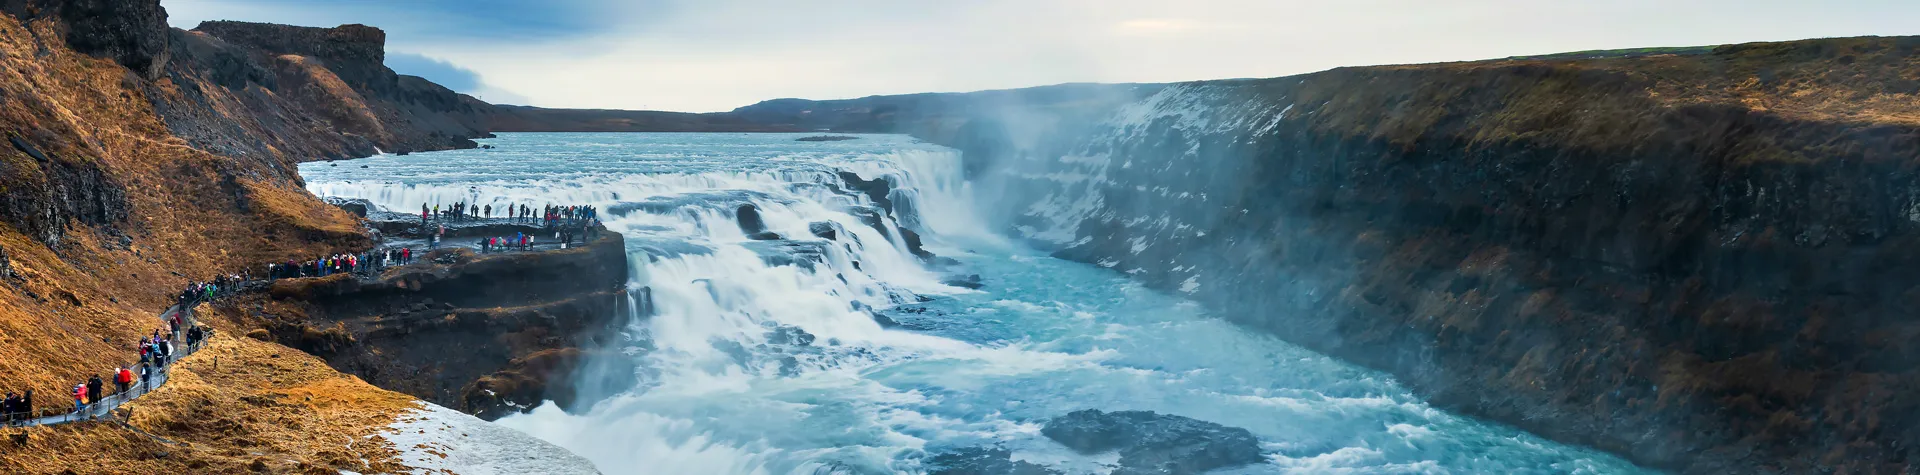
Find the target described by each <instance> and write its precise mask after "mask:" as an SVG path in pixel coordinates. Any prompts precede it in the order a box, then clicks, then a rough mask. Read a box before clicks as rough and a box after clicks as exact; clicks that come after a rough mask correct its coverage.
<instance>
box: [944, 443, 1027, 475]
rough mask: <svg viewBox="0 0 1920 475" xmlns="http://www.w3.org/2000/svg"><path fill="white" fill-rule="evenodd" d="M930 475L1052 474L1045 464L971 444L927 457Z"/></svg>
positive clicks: (1011, 452)
mask: <svg viewBox="0 0 1920 475" xmlns="http://www.w3.org/2000/svg"><path fill="white" fill-rule="evenodd" d="M927 465H929V466H930V467H928V468H929V470H928V472H927V473H929V474H931V475H1055V474H1058V473H1060V472H1057V471H1054V470H1053V469H1049V468H1047V467H1045V466H1042V465H1038V464H1034V463H1030V462H1024V461H1017V460H1013V451H1010V450H1007V449H1004V448H1000V447H972V448H965V449H959V450H954V451H950V452H946V453H942V454H939V455H935V456H933V457H932V458H929V459H927Z"/></svg>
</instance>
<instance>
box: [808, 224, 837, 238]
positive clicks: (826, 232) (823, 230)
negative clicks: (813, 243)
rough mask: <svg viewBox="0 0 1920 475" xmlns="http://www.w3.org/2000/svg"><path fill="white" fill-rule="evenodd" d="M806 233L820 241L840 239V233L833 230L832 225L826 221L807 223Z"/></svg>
mask: <svg viewBox="0 0 1920 475" xmlns="http://www.w3.org/2000/svg"><path fill="white" fill-rule="evenodd" d="M807 232H810V233H813V235H814V237H818V238H820V239H825V240H828V241H832V240H835V239H838V238H839V237H840V233H839V232H838V231H837V230H836V229H835V228H834V225H833V223H829V222H826V221H818V222H812V223H807Z"/></svg>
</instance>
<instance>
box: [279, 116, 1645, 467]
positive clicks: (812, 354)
mask: <svg viewBox="0 0 1920 475" xmlns="http://www.w3.org/2000/svg"><path fill="white" fill-rule="evenodd" d="M795 137H797V136H793V135H778V134H772V135H741V134H504V135H503V136H502V137H501V138H499V139H494V140H491V141H489V143H490V144H492V145H496V146H497V147H499V148H498V149H495V150H467V151H456V152H444V153H430V154H413V155H409V156H382V157H376V158H371V159H363V160H358V161H352V162H341V163H344V164H345V166H341V164H340V163H335V164H325V163H309V164H305V165H303V166H302V172H303V174H304V175H305V176H306V179H307V180H308V182H309V189H310V190H311V191H313V192H314V193H316V194H319V195H322V196H337V197H345V198H361V199H366V200H369V201H371V202H373V203H374V204H377V205H380V206H381V207H384V208H386V209H389V210H392V211H395V212H400V213H418V212H419V209H420V207H421V205H422V204H426V205H429V206H431V205H433V204H436V203H437V204H441V205H450V204H452V203H453V202H456V201H465V202H470V203H474V204H477V205H482V206H486V205H493V206H496V207H502V206H505V205H508V204H527V205H530V206H532V207H534V208H535V209H538V208H539V207H540V206H543V205H546V204H561V205H574V204H585V205H595V206H598V207H600V208H601V209H602V210H603V215H605V217H606V222H607V224H608V226H609V228H611V229H613V230H615V231H618V232H621V233H622V234H623V235H624V236H625V237H626V238H627V241H628V249H629V253H630V256H629V264H630V273H631V279H630V283H629V288H630V290H632V291H631V292H629V295H628V297H627V298H629V299H632V300H630V301H629V302H627V303H628V305H623V306H621V308H623V309H629V310H630V311H633V312H634V314H633V315H632V317H633V319H634V321H633V322H632V325H630V326H629V328H628V331H629V333H630V336H631V337H632V340H631V344H630V347H629V348H626V350H627V353H628V354H630V355H631V356H632V357H633V358H635V359H636V360H637V362H638V363H639V367H641V368H642V369H641V378H640V380H641V383H640V384H639V385H638V386H637V387H632V388H592V389H593V390H601V389H604V390H607V392H608V393H611V394H614V395H613V396H612V397H611V398H609V399H607V400H605V401H602V402H600V403H598V404H596V405H594V406H593V407H592V408H591V409H590V410H587V411H585V412H583V413H579V414H568V413H565V412H562V411H560V410H559V409H556V408H554V407H552V406H550V405H549V406H543V407H540V408H537V409H534V410H533V411H531V412H530V413H528V414H524V415H517V416H512V417H508V418H506V419H503V420H501V421H500V422H501V423H502V424H505V425H507V426H509V427H513V428H517V429H520V430H523V431H526V432H528V433H530V434H533V435H535V436H537V437H540V438H542V439H545V440H548V441H551V442H554V443H556V444H559V445H561V446H563V447H567V448H568V449H570V450H573V451H575V452H576V453H579V454H581V455H583V456H586V457H587V458H589V459H591V460H593V461H594V462H595V463H596V464H597V465H598V466H599V467H600V469H601V470H602V471H604V472H607V473H658V474H668V473H689V474H717V473H767V474H775V473H797V474H813V473H899V472H908V473H912V472H920V471H924V470H925V469H926V465H925V460H926V458H927V456H928V455H929V454H932V453H938V452H941V451H944V450H948V449H953V448H963V447H973V446H983V445H1000V446H1005V447H1008V448H1010V449H1013V450H1014V451H1015V454H1016V457H1018V458H1021V459H1025V460H1030V461H1034V462H1038V463H1044V464H1047V465H1049V466H1052V467H1054V468H1056V469H1060V470H1065V471H1068V472H1073V473H1084V472H1101V471H1103V470H1105V469H1104V468H1103V467H1104V466H1105V464H1111V463H1112V458H1111V457H1109V456H1104V455H1094V456H1086V455H1080V454H1074V453H1072V452H1070V451H1067V450H1065V449H1064V448H1062V447H1060V446H1058V445H1057V444H1053V443H1051V442H1050V441H1047V440H1046V439H1045V438H1043V437H1040V436H1039V435H1038V428H1039V424H1040V423H1041V422H1042V421H1044V420H1045V419H1046V418H1049V417H1055V416H1059V415H1061V414H1064V413H1066V412H1069V411H1072V410H1077V409H1087V408H1096V409H1105V410H1124V409H1144V410H1154V411H1159V412H1164V413H1174V414H1180V415H1186V416H1189V417H1194V418H1198V419H1203V420H1211V421H1216V422H1221V423H1225V424H1228V425H1233V426H1238V427H1245V428H1247V429H1249V430H1251V431H1253V432H1254V433H1255V434H1256V435H1258V436H1259V437H1261V439H1262V441H1263V443H1264V444H1265V448H1266V449H1267V450H1268V451H1269V452H1270V453H1271V455H1270V456H1269V458H1270V460H1271V464H1270V465H1262V466H1255V467H1245V468H1241V469H1235V470H1231V471H1229V473H1266V472H1273V471H1289V470H1299V471H1309V472H1319V471H1334V470H1357V471H1369V472H1444V471H1448V470H1466V471H1501V472H1513V471H1522V472H1524V471H1546V472H1561V473H1601V472H1605V473H1612V472H1618V471H1631V470H1633V468H1632V467H1630V466H1628V465H1625V464H1623V463H1621V462H1619V461H1617V460H1614V459H1612V458H1609V457H1605V456H1601V455H1597V454H1594V453H1591V452H1588V451H1584V450H1578V449H1572V448H1567V447H1562V446H1558V445H1555V444H1552V443H1549V442H1545V441H1541V440H1539V439H1536V438H1533V437H1531V436H1528V435H1525V434H1521V433H1517V432H1514V431H1511V430H1507V429H1503V428H1499V427H1493V426H1487V425H1483V424H1479V423H1477V422H1474V421H1471V420H1466V419H1461V418H1457V417H1454V416H1451V415H1448V414H1445V413H1443V412H1440V411H1436V410H1433V409H1431V408H1428V407H1427V406H1425V405H1424V404H1423V403H1421V402H1419V401H1418V400H1417V399H1416V398H1414V397H1412V396H1411V395H1409V394H1407V393H1406V391H1404V390H1402V389H1400V388H1398V387H1397V386H1395V385H1394V384H1393V383H1392V382H1391V380H1390V379H1388V378H1386V377H1385V376H1383V375H1380V374H1377V373H1372V372H1369V371H1364V370H1360V369H1356V368H1352V367H1349V366H1347V365H1344V364H1341V363H1339V362H1337V361H1333V360H1330V359H1328V358H1325V357H1322V356H1319V355H1315V354H1313V353H1310V352H1306V351H1303V350H1300V349H1298V348H1296V347H1293V346H1292V345H1288V344H1285V343H1283V342H1280V341H1278V340H1275V339H1273V338H1271V337H1266V336H1261V335H1255V334H1250V333H1248V332H1246V331H1243V330H1241V329H1238V328H1235V327H1232V326H1230V325H1227V324H1224V323H1221V322H1219V321H1218V320H1215V319H1211V318H1207V317H1205V316H1204V315H1203V314H1202V313H1201V312H1200V311H1199V310H1198V309H1197V308H1195V307H1194V306H1193V305H1191V304H1189V303H1186V302H1182V301H1180V300H1178V299H1175V298H1172V297H1168V296H1165V295H1160V294H1156V293H1153V292H1150V291H1146V290H1143V289H1141V288H1139V287H1137V286H1135V285H1132V284H1131V283H1128V282H1127V281H1126V280H1125V279H1124V278H1123V277H1122V276H1120V275H1116V274H1114V273H1111V272H1109V271H1106V270H1104V269H1100V268H1097V267H1093V266H1086V265H1080V264H1074V263H1070V262H1065V261H1060V260H1056V259H1052V258H1048V257H1046V256H1044V255H1041V254H1038V253H1036V252H1033V251H1030V250H1025V249H1023V248H1021V247H1019V246H1016V245H1013V244H1009V243H1008V241H1006V240H1004V239H1002V238H1000V237H999V236H998V235H997V234H996V233H994V232H993V230H992V229H989V228H988V227H987V226H986V225H985V224H983V223H982V221H981V220H980V219H979V218H978V216H977V213H975V212H974V210H973V208H972V206H974V204H975V203H977V202H978V201H976V199H975V198H974V197H972V196H970V194H971V190H970V185H969V184H968V183H967V181H966V180H965V177H964V176H963V174H962V166H961V162H960V157H959V155H958V153H957V152H955V151H953V150H949V149H944V148H940V147H936V146H931V145H926V144H921V143H917V142H914V141H912V140H911V139H908V138H905V137H898V136H862V137H861V138H860V139H859V140H853V141H846V142H824V143H818V142H816V143H802V142H795V141H793V139H794V138H795ZM362 166H364V168H362ZM841 172H849V173H852V174H854V175H856V176H858V177H859V178H860V179H862V180H885V181H887V182H889V183H890V184H891V186H890V191H891V192H890V193H889V195H888V198H889V199H890V200H891V201H893V202H894V203H895V209H896V211H899V213H896V216H897V217H899V218H900V219H898V220H895V219H882V220H881V221H880V222H879V223H878V224H879V226H877V229H876V226H871V225H870V221H869V220H863V219H862V217H861V216H860V213H861V211H860V209H861V208H860V207H864V206H870V205H871V204H872V200H871V199H869V197H867V196H865V195H864V194H862V193H860V192H857V191H853V190H852V189H851V187H850V186H849V185H848V184H847V183H845V182H844V180H843V179H842V178H841V177H840V176H839V173H841ZM745 204H751V205H753V206H754V208H755V209H757V211H758V213H759V214H760V215H761V217H762V218H763V220H764V222H765V224H766V227H767V228H768V230H769V231H771V232H773V233H776V234H778V235H780V236H781V237H783V238H784V239H782V240H778V241H754V240H751V239H749V238H748V236H747V235H746V234H745V233H744V232H743V231H742V230H741V229H740V226H739V225H738V219H737V216H736V213H737V210H738V208H739V206H740V205H745ZM909 211H910V212H909ZM499 214H500V213H496V215H499ZM815 223H831V224H830V227H831V229H833V230H834V231H835V232H836V234H837V236H836V237H837V239H834V240H827V239H821V238H818V237H816V236H814V234H813V232H812V231H813V229H811V228H812V227H813V226H814V225H815ZM903 223H904V224H905V225H907V227H910V228H918V230H919V231H920V232H921V233H923V234H925V235H926V238H927V240H928V247H929V248H930V249H931V250H933V251H934V252H936V253H938V254H940V255H941V256H943V257H950V258H955V259H958V261H959V262H960V264H959V265H958V267H952V266H950V265H932V264H928V263H926V262H924V261H923V260H922V259H920V258H918V257H916V256H914V255H912V254H911V253H910V250H909V249H907V248H906V245H905V243H904V241H905V240H904V239H903V232H902V229H901V225H902V224H903ZM816 256H817V257H816ZM956 273H970V274H971V273H977V274H981V275H983V276H985V280H986V284H987V287H986V288H985V289H983V290H982V291H970V290H965V289H959V288H955V287H951V286H948V285H945V284H943V283H942V281H943V280H944V279H945V278H946V277H949V276H950V275H951V274H956ZM641 289H645V291H644V292H642V290H641ZM641 295H647V296H650V298H647V299H644V300H643V299H642V298H641V297H639V296H641ZM870 310H877V311H880V312H881V313H885V314H887V315H890V316H892V317H893V318H895V319H898V320H900V321H901V322H902V323H904V324H906V327H907V328H906V329H884V328H882V327H881V325H880V324H878V323H876V321H875V319H874V318H873V317H872V316H871V315H870V314H869V313H868V312H869V311H870ZM643 312H645V314H643ZM796 330H797V331H796ZM801 332H804V333H801ZM803 334H804V335H805V336H801V335H803ZM809 337H810V338H811V341H806V339H807V338H809ZM583 379H594V378H583Z"/></svg>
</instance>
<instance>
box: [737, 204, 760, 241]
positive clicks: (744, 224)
mask: <svg viewBox="0 0 1920 475" xmlns="http://www.w3.org/2000/svg"><path fill="white" fill-rule="evenodd" d="M733 218H734V219H735V220H737V221H739V222H740V232H742V233H746V235H748V236H752V235H755V234H759V233H764V232H767V222H766V221H765V220H762V219H760V208H757V207H754V206H753V205H752V204H744V205H740V207H739V208H737V209H735V210H734V211H733Z"/></svg>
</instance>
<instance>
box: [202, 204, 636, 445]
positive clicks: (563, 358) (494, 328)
mask: <svg viewBox="0 0 1920 475" xmlns="http://www.w3.org/2000/svg"><path fill="white" fill-rule="evenodd" d="M509 234H511V231H509ZM459 239H466V238H459ZM474 239H477V237H475V238H474ZM626 259H627V254H626V249H625V244H624V242H623V240H622V239H621V237H620V235H619V234H616V233H611V232H603V233H602V237H601V238H599V239H597V240H595V241H593V242H591V243H588V244H587V245H585V246H580V247H576V248H573V249H567V250H555V251H544V252H533V253H512V254H489V255H475V254H474V253H472V252H470V251H468V250H464V249H462V250H450V251H442V252H438V253H434V254H429V255H428V256H427V257H426V258H425V259H422V262H423V264H421V265H414V266H408V267H404V268H400V269H396V270H392V271H389V272H387V273H385V274H383V275H382V276H380V277H379V278H377V279H372V280H364V279H357V278H354V277H353V276H350V275H334V276H330V277H327V278H320V279H292V280H282V281H280V282H277V283H275V284H274V285H273V286H272V288H271V290H270V291H269V292H268V294H267V295H262V296H259V297H258V298H255V299H250V300H246V301H241V302H236V303H235V304H234V307H233V311H234V312H244V313H246V314H248V315H249V316H250V318H249V320H251V321H252V324H253V325H255V326H258V327H261V328H266V329H268V331H269V333H270V338H271V339H273V340H274V341H279V342H282V343H285V344H286V345H288V346H292V347H295V348H299V349H301V350H302V351H306V352H308V353H311V354H314V355H316V356H320V357H321V358H323V359H325V360H327V362H328V363H329V364H331V365H333V366H334V367H335V368H338V369H339V370H340V371H343V372H347V373H351V374H355V375H358V376H360V377H362V378H365V379H366V380H367V381H368V382H370V383H373V384H375V385H377V386H380V387H382V388H387V389H391V390H395V391H400V392H405V393H408V394H412V395H414V396H416V397H419V398H421V399H426V400H429V401H433V402H435V403H438V404H441V405H444V406H447V407H451V408H455V409H460V410H463V411H466V412H468V413H473V414H478V415H481V416H482V417H485V418H488V419H493V418H498V417H501V416H505V415H507V414H512V413H514V412H516V411H521V410H531V409H532V408H533V407H534V406H537V405H539V404H540V403H542V402H544V401H555V402H556V403H557V404H559V405H560V406H561V407H562V408H565V409H568V410H573V409H575V408H579V407H585V406H586V405H588V404H591V403H592V402H594V401H596V400H597V399H596V398H598V397H604V396H606V395H609V394H604V393H603V391H604V390H605V389H607V388H626V387H629V386H631V385H632V384H633V382H632V381H630V380H629V381H604V382H602V381H592V380H580V379H578V378H576V374H578V373H580V370H581V369H583V368H585V367H586V366H587V365H593V364H615V365H619V364H625V365H628V366H631V364H632V363H631V359H630V358H626V357H624V356H623V355H619V354H618V353H617V352H614V351H613V350H615V349H618V348H620V347H621V345H622V344H621V343H620V342H615V341H611V340H608V339H610V338H617V337H618V335H619V330H620V328H619V326H620V325H624V324H626V323H627V321H626V319H625V318H623V317H622V316H624V315H627V313H626V311H627V310H629V309H625V308H622V307H623V306H624V305H625V302H627V298H626V294H625V285H626V281H627V268H626ZM603 357H604V358H603ZM592 374H625V375H629V376H630V375H632V374H634V372H633V371H632V370H631V369H630V368H629V369H627V370H625V371H593V372H592Z"/></svg>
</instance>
